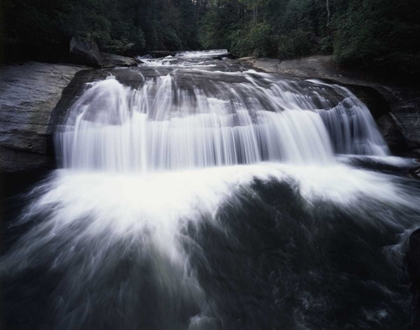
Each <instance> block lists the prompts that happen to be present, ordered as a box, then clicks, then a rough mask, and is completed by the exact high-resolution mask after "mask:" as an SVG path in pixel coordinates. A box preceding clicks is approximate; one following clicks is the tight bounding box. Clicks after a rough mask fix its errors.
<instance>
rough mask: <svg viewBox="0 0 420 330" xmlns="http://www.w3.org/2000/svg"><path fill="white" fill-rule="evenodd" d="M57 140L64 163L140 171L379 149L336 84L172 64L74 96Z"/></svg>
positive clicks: (327, 157)
mask: <svg viewBox="0 0 420 330" xmlns="http://www.w3.org/2000/svg"><path fill="white" fill-rule="evenodd" d="M197 74H200V75H201V76H204V82H203V81H202V80H198V81H196V80H194V78H195V76H196V75H197ZM231 76H232V77H233V78H230V77H231ZM188 79H191V80H190V81H188ZM231 79H236V81H234V82H233V83H232V82H231V81H230V80H231ZM186 81H188V84H186ZM329 96H331V97H332V99H329V98H328V97H329ZM56 140H57V146H58V150H59V151H60V154H61V156H62V161H63V166H64V167H65V168H77V169H102V170H108V171H116V172H126V171H135V172H141V173H146V172H153V171H161V170H179V169H188V168H197V167H198V168H203V167H212V166H224V165H237V164H255V163H259V162H262V161H279V162H287V163H296V164H304V163H320V164H326V163H332V162H333V161H334V154H335V153H343V154H358V155H376V156H384V155H386V154H387V153H388V149H387V147H386V145H385V142H384V141H383V139H382V137H381V136H380V134H379V133H378V131H377V129H376V125H375V123H374V121H373V119H372V117H371V115H370V113H369V111H368V109H367V108H366V106H365V105H364V104H363V103H362V102H360V101H359V100H358V99H357V98H356V97H355V96H354V95H353V94H351V93H350V92H349V91H348V90H346V89H345V88H343V87H338V86H324V85H319V84H315V83H312V82H306V83H305V82H289V81H285V80H280V79H279V78H278V77H276V76H273V75H268V74H259V73H256V72H244V73H221V72H209V71H199V70H191V71H186V72H178V71H176V70H175V71H174V72H173V73H171V74H168V75H166V76H161V77H157V78H149V79H145V81H144V83H143V85H142V86H141V87H140V88H139V89H132V88H130V87H125V86H123V85H122V84H121V83H120V82H118V81H117V80H115V79H114V78H112V77H110V79H107V80H104V81H100V82H97V83H94V84H93V86H91V87H90V88H89V89H87V90H86V91H85V92H84V94H83V95H82V96H81V97H80V98H79V99H78V100H77V101H76V103H75V104H74V105H73V106H72V108H71V109H70V110H69V115H68V119H67V121H66V123H65V124H64V125H63V127H62V128H61V130H60V132H59V133H57V134H56ZM332 141H334V142H332Z"/></svg>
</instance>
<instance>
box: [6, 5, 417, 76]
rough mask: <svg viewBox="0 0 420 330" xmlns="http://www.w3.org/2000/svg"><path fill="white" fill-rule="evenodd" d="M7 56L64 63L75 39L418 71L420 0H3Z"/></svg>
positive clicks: (133, 49) (121, 50)
mask: <svg viewBox="0 0 420 330" xmlns="http://www.w3.org/2000/svg"><path fill="white" fill-rule="evenodd" d="M0 17H1V20H0V47H2V49H1V50H0V53H1V54H2V57H3V60H7V61H13V60H22V59H37V60H47V61H48V60H49V61H51V60H53V61H54V60H57V61H58V60H62V58H63V57H64V56H65V54H66V53H67V50H68V44H69V40H70V39H71V37H72V36H74V35H79V36H81V37H83V38H87V39H92V40H95V41H96V42H97V43H98V45H99V48H100V49H101V50H102V51H107V52H112V53H116V54H123V55H131V56H134V55H138V54H144V53H146V52H148V51H151V50H172V51H173V50H192V49H211V48H226V49H228V50H229V51H230V52H231V53H232V54H233V55H235V56H250V55H252V56H258V57H272V58H279V59H292V58H300V57H304V56H309V55H317V54H332V55H333V58H334V60H335V62H336V63H337V64H338V65H340V66H343V67H353V68H358V69H363V70H365V69H366V70H367V69H368V70H370V71H376V72H382V73H383V72H386V73H392V74H396V75H402V76H404V75H410V76H414V75H416V74H419V73H420V38H419V36H420V20H419V19H418V18H419V17H420V3H419V1H418V0H404V1H396V0H3V1H2V8H1V13H0Z"/></svg>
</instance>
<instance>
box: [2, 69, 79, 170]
mask: <svg viewBox="0 0 420 330" xmlns="http://www.w3.org/2000/svg"><path fill="white" fill-rule="evenodd" d="M83 69H85V67H82V66H74V65H73V66H71V65H59V64H45V63H35V62H32V63H27V64H24V65H12V66H4V67H0V171H1V172H12V171H22V170H32V169H35V168H41V167H48V166H50V165H51V162H52V158H51V157H50V156H49V150H48V148H49V143H50V140H51V134H52V130H51V129H50V116H51V113H52V111H53V109H54V108H55V107H56V105H57V103H58V102H59V101H60V99H61V95H62V91H63V89H64V88H65V87H66V86H67V85H68V84H69V83H70V81H71V80H72V78H73V77H74V75H75V74H76V73H77V72H78V71H80V70H83Z"/></svg>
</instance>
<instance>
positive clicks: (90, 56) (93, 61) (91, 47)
mask: <svg viewBox="0 0 420 330" xmlns="http://www.w3.org/2000/svg"><path fill="white" fill-rule="evenodd" d="M70 56H71V58H72V60H73V61H74V62H75V63H78V64H84V65H90V66H94V67H101V66H102V65H103V60H102V56H101V53H100V51H99V48H98V45H97V44H96V42H95V41H93V40H88V39H82V38H81V37H78V36H74V37H73V38H71V41H70Z"/></svg>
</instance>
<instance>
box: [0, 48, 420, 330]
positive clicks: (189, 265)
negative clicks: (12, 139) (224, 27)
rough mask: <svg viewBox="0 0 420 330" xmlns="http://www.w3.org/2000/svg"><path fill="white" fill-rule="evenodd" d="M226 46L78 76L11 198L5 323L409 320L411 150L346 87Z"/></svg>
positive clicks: (413, 200) (416, 220) (419, 217)
mask: <svg viewBox="0 0 420 330" xmlns="http://www.w3.org/2000/svg"><path fill="white" fill-rule="evenodd" d="M225 55H227V54H226V53H225V51H222V50H221V51H210V52H183V53H179V54H177V56H176V57H168V58H164V59H152V58H142V61H143V62H144V63H143V64H141V65H139V66H138V67H135V68H116V69H112V70H102V71H101V75H102V76H101V77H102V78H101V79H96V80H94V81H91V82H89V83H87V84H85V85H84V86H82V88H81V89H80V91H79V93H78V95H77V97H76V98H74V99H73V100H72V102H71V103H70V104H69V106H68V108H67V109H66V113H65V114H63V115H62V119H61V121H60V122H59V125H57V127H56V132H55V150H56V154H57V161H58V164H59V169H57V170H54V171H52V172H51V173H48V174H47V175H44V177H43V178H42V179H41V180H39V181H38V182H37V183H36V185H35V186H34V187H33V188H32V189H30V190H29V191H27V192H26V191H23V192H21V193H20V194H18V195H17V196H15V197H13V198H11V200H12V201H14V202H15V203H16V205H23V206H19V207H17V206H16V207H15V208H16V209H17V210H14V211H13V212H10V214H13V219H10V221H9V223H8V228H7V231H6V237H8V238H9V239H8V242H9V243H8V244H7V247H6V249H5V252H4V255H3V257H2V259H1V263H0V271H1V275H2V278H3V290H4V297H5V299H4V303H3V305H4V310H5V313H4V314H5V320H6V325H7V326H8V329H25V330H26V329H40V330H41V329H57V330H62V329H68V330H72V329H121V330H125V329H127V330H128V329H144V330H166V329H174V330H175V329H176V330H178V329H179V330H181V329H186V330H187V329H188V330H210V329H215V330H216V329H226V330H233V329H238V330H246V329H249V330H258V329H262V330H271V329H281V330H306V329H311V330H312V329H328V330H330V329H334V330H335V329H337V330H344V329H390V330H403V329H412V326H411V323H412V322H413V318H414V311H413V307H412V305H413V304H412V293H411V292H410V285H409V279H408V275H407V273H406V271H405V268H404V256H405V253H406V252H407V239H408V237H409V235H410V233H411V232H412V231H413V230H414V229H416V228H418V227H419V225H420V205H419V202H418V201H419V198H420V185H419V183H418V182H417V181H415V180H413V179H410V178H409V177H408V176H407V175H406V170H407V168H409V167H410V166H414V165H413V161H412V160H411V159H403V158H397V157H393V156H391V155H390V152H389V150H388V147H387V145H386V144H385V142H384V140H383V138H382V137H381V135H380V133H379V132H378V129H377V127H376V124H375V122H374V120H373V118H372V116H371V114H370V112H369V110H368V108H367V107H366V106H365V105H364V104H363V103H362V102H361V101H360V100H359V99H358V98H357V97H356V96H355V95H354V94H352V92H350V91H349V90H348V89H346V88H344V87H342V86H338V85H332V84H327V83H324V82H322V81H318V80H302V79H299V80H298V79H296V80H293V79H290V78H289V79H285V78H284V77H281V76H279V75H276V74H268V73H263V72H256V71H254V70H250V69H249V68H247V67H244V66H243V65H242V64H240V63H238V62H235V61H232V60H229V59H226V58H224V56H225ZM16 201H19V202H16Z"/></svg>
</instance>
